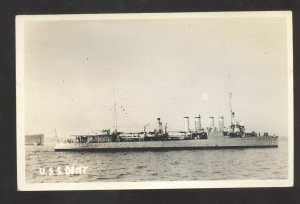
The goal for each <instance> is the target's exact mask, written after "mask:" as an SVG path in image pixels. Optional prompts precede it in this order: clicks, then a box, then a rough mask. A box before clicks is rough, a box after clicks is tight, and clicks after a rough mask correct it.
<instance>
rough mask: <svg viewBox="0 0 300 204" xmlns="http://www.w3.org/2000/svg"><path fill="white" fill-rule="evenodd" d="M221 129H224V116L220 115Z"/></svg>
mask: <svg viewBox="0 0 300 204" xmlns="http://www.w3.org/2000/svg"><path fill="white" fill-rule="evenodd" d="M219 130H220V131H224V117H219Z"/></svg>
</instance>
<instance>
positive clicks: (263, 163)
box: [26, 137, 288, 183]
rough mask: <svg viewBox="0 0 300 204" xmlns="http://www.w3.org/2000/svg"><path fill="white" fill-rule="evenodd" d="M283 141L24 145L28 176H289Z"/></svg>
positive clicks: (32, 179) (48, 179) (49, 179)
mask: <svg viewBox="0 0 300 204" xmlns="http://www.w3.org/2000/svg"><path fill="white" fill-rule="evenodd" d="M287 144H288V143H287V138H285V137H281V138H280V139H279V147H278V148H261V149H260V148H257V149H256V148H253V149H224V150H180V151H154V152H153V151H145V152H140V151H139V152H55V151H54V145H55V141H48V142H47V141H46V144H45V145H44V146H26V181H27V182H28V183H53V182H99V181H100V182H105V181H189V180H232V179H235V180H237V179H238V180H244V179H285V178H287V177H288V147H287ZM72 167H78V168H77V172H76V171H73V172H72V171H71V170H72ZM79 167H87V169H86V171H85V172H84V171H83V168H81V172H79V171H78V170H79ZM52 170H53V171H52ZM73 170H74V169H73ZM52 172H53V173H54V174H52ZM73 173H74V174H73ZM75 173H77V174H75ZM79 173H81V174H79ZM49 174H50V175H49ZM58 174H60V175H58Z"/></svg>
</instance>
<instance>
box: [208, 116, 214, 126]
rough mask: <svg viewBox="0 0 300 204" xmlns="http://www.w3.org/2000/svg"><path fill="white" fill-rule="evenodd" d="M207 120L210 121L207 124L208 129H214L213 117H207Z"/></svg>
mask: <svg viewBox="0 0 300 204" xmlns="http://www.w3.org/2000/svg"><path fill="white" fill-rule="evenodd" d="M209 119H210V122H209V124H210V128H211V129H214V128H215V123H214V117H209Z"/></svg>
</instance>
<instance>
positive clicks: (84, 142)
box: [55, 93, 278, 151]
mask: <svg viewBox="0 0 300 204" xmlns="http://www.w3.org/2000/svg"><path fill="white" fill-rule="evenodd" d="M231 97H232V95H231V93H230V115H231V122H230V125H229V126H228V127H227V128H225V127H224V117H223V116H222V117H219V119H218V122H219V127H218V128H216V127H215V125H214V117H210V125H209V127H207V128H205V129H204V128H202V127H201V116H200V115H199V116H196V117H195V130H193V131H192V130H191V129H190V127H189V117H184V123H185V130H184V131H168V130H167V124H165V126H164V128H163V125H162V122H161V120H160V118H157V129H155V130H153V131H146V127H147V126H148V124H147V125H145V126H144V131H142V132H134V133H124V132H118V131H117V117H116V108H115V130H114V131H113V132H111V131H110V130H103V131H101V132H100V133H95V134H87V135H72V136H71V138H70V139H67V140H65V141H64V142H58V143H57V144H56V146H55V151H128V150H131V151H136V150H179V149H222V148H263V147H264V148H265V147H278V136H275V135H274V136H270V135H269V134H268V133H264V134H262V135H260V133H256V132H254V131H252V132H246V131H245V130H246V129H245V125H244V123H243V122H239V121H237V120H235V114H234V112H233V111H232V108H231Z"/></svg>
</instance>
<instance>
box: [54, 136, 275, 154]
mask: <svg viewBox="0 0 300 204" xmlns="http://www.w3.org/2000/svg"><path fill="white" fill-rule="evenodd" d="M268 147H278V137H248V138H247V137H246V138H225V137H222V138H211V139H198V140H171V141H140V142H109V143H58V144H57V145H56V146H55V151H147V150H148V151H149V150H152V151H155V150H187V149H237V148H268Z"/></svg>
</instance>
